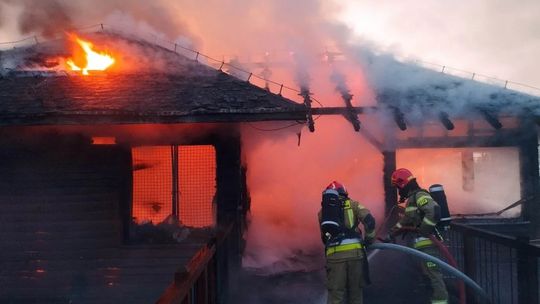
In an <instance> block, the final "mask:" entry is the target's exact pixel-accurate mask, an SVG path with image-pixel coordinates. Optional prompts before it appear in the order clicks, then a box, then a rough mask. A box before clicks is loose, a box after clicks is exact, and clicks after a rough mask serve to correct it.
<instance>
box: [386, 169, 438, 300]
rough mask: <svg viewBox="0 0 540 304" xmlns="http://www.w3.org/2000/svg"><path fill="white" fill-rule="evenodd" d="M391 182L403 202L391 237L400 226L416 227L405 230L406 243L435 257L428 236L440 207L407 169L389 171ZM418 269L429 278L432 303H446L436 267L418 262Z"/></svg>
mask: <svg viewBox="0 0 540 304" xmlns="http://www.w3.org/2000/svg"><path fill="white" fill-rule="evenodd" d="M392 185H393V186H395V187H396V188H397V189H398V190H399V195H400V202H402V201H406V205H405V214H404V215H403V217H402V218H401V219H400V220H399V221H398V223H397V224H396V225H395V226H394V227H392V229H391V234H393V235H394V236H395V235H396V234H399V233H400V231H402V230H403V229H402V228H403V227H409V228H414V229H416V230H415V232H412V233H410V232H408V235H409V236H410V238H411V239H410V245H411V246H412V247H413V248H415V249H417V250H419V251H422V252H424V253H427V254H430V255H432V256H435V257H439V252H438V249H437V247H436V246H435V244H433V242H432V241H431V240H430V239H429V237H430V235H435V234H436V228H435V226H436V225H437V222H438V221H439V219H440V207H439V205H438V204H437V202H435V201H434V200H433V198H432V197H431V195H430V194H429V192H428V191H426V190H424V189H422V188H420V186H419V185H418V183H417V182H416V178H415V177H414V175H413V174H412V173H411V171H409V170H407V169H404V168H401V169H397V170H396V171H394V173H392ZM422 272H423V274H424V275H426V276H427V277H428V278H429V281H430V283H431V288H432V295H431V303H432V304H448V292H447V290H446V286H445V284H444V280H443V276H442V273H441V271H440V269H439V268H438V266H437V265H436V264H434V263H432V262H423V263H422Z"/></svg>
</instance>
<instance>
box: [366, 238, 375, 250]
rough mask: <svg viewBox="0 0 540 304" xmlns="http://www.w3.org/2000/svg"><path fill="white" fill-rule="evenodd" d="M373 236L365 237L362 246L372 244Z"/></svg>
mask: <svg viewBox="0 0 540 304" xmlns="http://www.w3.org/2000/svg"><path fill="white" fill-rule="evenodd" d="M373 241H374V240H373V238H366V239H365V240H364V247H365V248H366V249H367V248H368V247H369V246H371V245H372V244H373Z"/></svg>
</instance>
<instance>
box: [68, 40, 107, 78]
mask: <svg viewBox="0 0 540 304" xmlns="http://www.w3.org/2000/svg"><path fill="white" fill-rule="evenodd" d="M72 38H73V40H74V41H75V42H77V44H78V45H79V46H80V48H81V50H82V51H83V52H77V51H76V52H75V55H74V57H73V58H69V59H68V60H67V61H66V63H67V65H69V67H70V68H71V69H72V70H73V71H81V72H82V74H83V75H88V71H105V70H106V69H107V68H109V67H110V66H111V65H113V64H114V62H115V60H114V58H113V57H112V56H111V55H109V54H107V53H106V52H100V51H94V44H93V43H92V42H90V41H85V40H82V39H80V38H79V37H77V36H75V35H73V36H72ZM77 55H79V56H77Z"/></svg>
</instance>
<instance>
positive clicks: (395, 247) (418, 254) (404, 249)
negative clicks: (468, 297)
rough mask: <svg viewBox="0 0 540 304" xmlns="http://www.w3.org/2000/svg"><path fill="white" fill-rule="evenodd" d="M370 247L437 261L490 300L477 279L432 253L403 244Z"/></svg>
mask: <svg viewBox="0 0 540 304" xmlns="http://www.w3.org/2000/svg"><path fill="white" fill-rule="evenodd" d="M369 248H370V249H375V250H396V251H400V252H403V253H406V254H409V255H412V256H415V257H417V258H421V259H423V260H425V261H429V262H432V263H435V264H437V265H438V266H439V267H441V269H443V270H445V271H446V272H448V273H450V274H452V275H454V276H456V277H458V278H460V279H461V280H463V282H465V284H467V285H468V286H469V287H471V288H472V289H473V290H474V291H476V292H477V293H478V294H479V295H480V296H482V298H484V299H485V303H489V302H490V300H489V298H488V296H487V294H486V292H485V291H484V290H483V289H482V287H480V286H479V285H478V284H476V282H475V281H473V280H472V279H471V278H469V277H468V276H467V275H465V274H464V273H462V272H461V271H459V270H457V269H456V268H454V267H452V266H450V265H448V264H447V263H445V262H443V261H441V260H440V259H438V258H436V257H433V256H431V255H429V254H427V253H423V252H421V251H419V250H416V249H412V248H409V247H406V246H402V245H397V244H391V243H375V244H373V245H371V246H369Z"/></svg>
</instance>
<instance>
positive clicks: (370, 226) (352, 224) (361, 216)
mask: <svg viewBox="0 0 540 304" xmlns="http://www.w3.org/2000/svg"><path fill="white" fill-rule="evenodd" d="M343 212H344V217H343V218H344V224H345V227H346V228H347V229H350V231H351V232H352V233H348V234H347V235H346V236H345V237H344V238H342V239H341V240H339V241H336V242H330V243H327V240H326V237H325V236H324V235H323V233H322V231H321V239H322V241H323V243H324V244H325V245H326V256H327V257H328V258H332V257H336V258H347V257H356V256H358V253H356V252H358V251H359V250H358V249H362V248H363V245H362V232H361V230H360V228H359V227H358V225H359V224H360V223H362V225H363V226H364V231H365V232H366V235H365V239H366V241H368V242H370V241H372V240H373V239H374V238H375V219H374V218H373V216H372V215H371V213H370V211H369V209H367V208H366V207H365V206H363V205H362V204H360V203H359V202H357V201H355V200H352V199H349V198H347V199H345V200H344V208H343ZM318 216H319V223H320V222H321V211H319V214H318Z"/></svg>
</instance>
